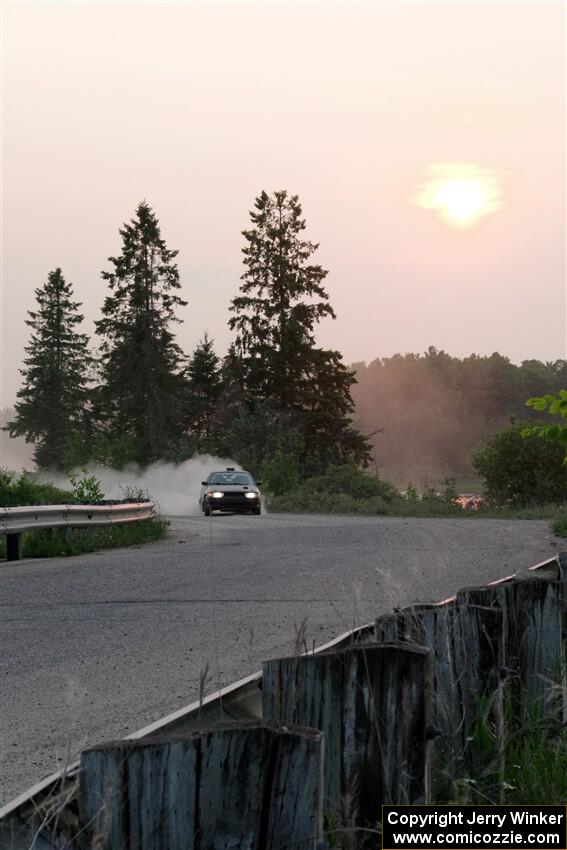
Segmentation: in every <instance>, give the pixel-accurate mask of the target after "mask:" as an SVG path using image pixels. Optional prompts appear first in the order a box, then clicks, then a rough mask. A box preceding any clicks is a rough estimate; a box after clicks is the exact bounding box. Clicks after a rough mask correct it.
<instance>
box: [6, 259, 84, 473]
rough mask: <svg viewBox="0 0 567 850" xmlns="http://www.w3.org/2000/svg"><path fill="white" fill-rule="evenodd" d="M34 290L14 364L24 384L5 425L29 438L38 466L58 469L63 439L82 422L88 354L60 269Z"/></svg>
mask: <svg viewBox="0 0 567 850" xmlns="http://www.w3.org/2000/svg"><path fill="white" fill-rule="evenodd" d="M35 295H36V299H37V309H36V310H35V311H31V310H30V311H29V312H28V315H29V319H28V320H26V324H27V325H29V326H30V327H31V328H32V335H31V339H30V342H29V344H28V345H27V346H26V348H25V351H26V354H27V357H26V358H25V360H24V368H23V369H21V370H20V371H21V374H22V375H23V378H24V384H23V387H22V388H21V389H20V391H19V392H18V401H17V402H16V405H15V411H16V415H15V418H14V419H13V421H12V422H10V423H8V426H7V430H8V431H9V432H10V434H11V436H13V437H15V436H23V437H25V439H26V441H27V442H28V443H35V451H34V460H35V462H36V463H37V465H38V466H39V467H44V468H51V469H63V468H64V467H65V453H66V450H67V448H68V446H69V443H70V441H71V440H72V439H73V437H74V436H76V435H78V434H79V432H80V431H81V428H82V422H83V415H84V413H85V406H86V404H87V384H88V380H89V368H90V366H91V364H92V358H91V357H90V355H89V351H88V337H87V336H86V335H85V334H82V333H79V332H78V331H77V327H78V325H80V323H81V322H82V321H83V317H82V316H81V315H80V313H79V311H78V308H79V307H80V306H81V305H80V304H79V303H78V302H76V301H73V300H72V299H73V287H72V285H71V284H70V283H67V282H66V281H65V278H64V277H63V274H62V272H61V269H59V268H57V269H55V271H52V272H50V273H49V275H48V278H47V282H46V283H45V285H44V286H43V287H41V288H39V289H36V290H35Z"/></svg>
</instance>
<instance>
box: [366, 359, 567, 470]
mask: <svg viewBox="0 0 567 850" xmlns="http://www.w3.org/2000/svg"><path fill="white" fill-rule="evenodd" d="M353 368H354V369H355V374H356V379H357V383H356V384H355V385H354V387H353V398H354V401H355V405H356V416H357V422H358V423H359V426H360V427H361V429H363V430H365V431H367V432H372V431H373V430H375V429H379V432H378V433H377V434H376V435H375V436H374V437H373V438H372V444H373V449H374V456H375V463H376V466H377V468H378V469H379V470H380V473H381V475H383V476H384V477H385V478H387V479H389V480H392V481H394V482H395V483H396V484H398V486H400V487H405V486H407V484H408V482H410V481H412V482H413V483H414V484H417V485H418V486H424V485H426V484H436V483H438V482H439V481H441V480H442V479H443V478H445V477H448V478H457V479H460V480H461V481H464V483H466V480H467V479H470V478H472V477H473V476H474V474H475V472H474V469H473V466H472V455H473V452H474V451H475V450H476V449H478V448H479V446H481V445H482V444H483V442H484V441H485V440H487V439H488V438H489V437H490V436H491V435H492V434H494V432H496V431H499V430H500V429H504V428H506V427H507V426H508V425H509V424H510V419H514V418H515V419H517V420H518V421H519V420H526V419H528V420H529V419H532V417H533V420H534V421H535V420H536V418H537V419H540V420H541V419H544V420H545V418H546V417H545V414H542V413H540V412H538V411H533V410H528V409H527V408H526V406H525V402H526V399H528V398H529V397H530V396H534V395H538V396H541V395H544V394H545V393H551V394H556V393H558V392H559V390H560V389H561V388H562V387H565V386H567V360H557V361H555V362H552V363H542V362H540V361H538V360H525V361H524V362H523V363H522V364H521V365H516V364H514V363H512V362H510V360H509V359H508V358H507V357H504V356H503V355H501V354H498V353H494V354H492V355H490V356H479V355H477V354H472V355H470V357H465V358H463V359H459V358H457V357H451V356H450V355H449V354H447V353H446V352H445V351H438V350H437V349H436V348H434V347H430V348H429V349H428V350H427V351H426V352H425V353H424V354H396V355H394V356H393V357H383V358H378V359H377V360H374V361H373V362H371V363H369V364H368V365H366V364H364V363H357V364H355V365H354V367H353ZM549 421H553V420H552V419H550V420H549Z"/></svg>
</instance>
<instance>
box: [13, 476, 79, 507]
mask: <svg viewBox="0 0 567 850" xmlns="http://www.w3.org/2000/svg"><path fill="white" fill-rule="evenodd" d="M73 501H74V499H73V495H72V494H71V493H69V492H67V491H66V490H60V489H59V488H58V487H54V486H53V485H52V484H41V483H40V482H38V481H36V480H34V478H33V477H32V476H31V475H30V474H29V473H28V472H22V473H20V474H19V475H18V474H17V473H16V472H12V471H10V470H8V469H2V468H0V506H1V507H5V508H15V507H18V506H24V505H67V504H69V503H71V502H73Z"/></svg>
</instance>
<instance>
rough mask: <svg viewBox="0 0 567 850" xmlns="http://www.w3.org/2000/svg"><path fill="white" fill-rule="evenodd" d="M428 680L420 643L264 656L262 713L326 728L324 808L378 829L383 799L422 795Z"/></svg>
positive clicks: (354, 823)
mask: <svg viewBox="0 0 567 850" xmlns="http://www.w3.org/2000/svg"><path fill="white" fill-rule="evenodd" d="M429 687H430V668H429V652H428V650H426V649H424V648H423V647H410V646H405V645H402V644H382V645H375V644H366V645H360V646H354V647H352V648H349V649H346V650H343V651H340V652H325V653H320V654H318V655H302V656H296V657H293V658H283V659H279V660H275V661H268V662H266V663H264V673H263V707H264V718H265V719H266V720H269V721H270V722H274V723H297V724H299V725H306V726H311V727H315V728H317V729H320V730H321V731H322V732H323V733H324V736H325V802H324V807H325V813H326V814H327V815H329V816H331V817H332V818H337V817H338V818H339V821H340V822H341V824H342V825H343V826H348V827H356V828H357V829H359V830H365V829H366V830H375V829H376V828H377V826H378V824H379V820H380V804H381V803H382V802H384V803H417V802H420V801H421V802H423V799H424V796H425V781H426V730H427V725H428V722H429ZM369 834H370V833H369ZM372 835H373V841H374V846H376V834H375V832H374V833H372ZM357 846H358V845H357Z"/></svg>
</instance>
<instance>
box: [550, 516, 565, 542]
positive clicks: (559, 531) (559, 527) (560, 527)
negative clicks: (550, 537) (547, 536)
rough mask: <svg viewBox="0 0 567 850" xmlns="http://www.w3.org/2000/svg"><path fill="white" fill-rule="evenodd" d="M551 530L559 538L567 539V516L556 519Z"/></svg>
mask: <svg viewBox="0 0 567 850" xmlns="http://www.w3.org/2000/svg"><path fill="white" fill-rule="evenodd" d="M551 528H552V530H553V533H554V534H556V535H557V537H567V514H562V515H561V516H558V517H557V519H554V520H553V522H552V524H551Z"/></svg>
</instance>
